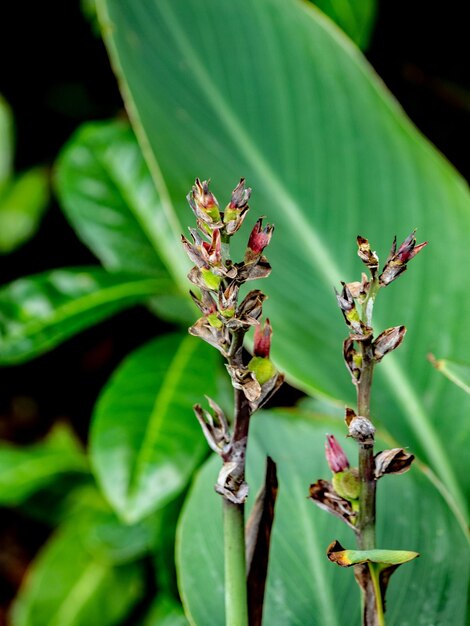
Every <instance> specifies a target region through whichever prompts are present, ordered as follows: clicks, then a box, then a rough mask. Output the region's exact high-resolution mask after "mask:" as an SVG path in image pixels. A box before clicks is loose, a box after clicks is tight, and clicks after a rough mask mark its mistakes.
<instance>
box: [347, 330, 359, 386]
mask: <svg viewBox="0 0 470 626" xmlns="http://www.w3.org/2000/svg"><path fill="white" fill-rule="evenodd" d="M343 358H344V362H345V363H346V367H347V368H348V370H349V371H350V373H351V377H352V382H353V384H354V385H356V384H357V383H358V382H359V379H360V378H361V373H362V355H361V354H360V353H359V352H357V350H356V349H355V348H354V341H353V340H352V339H351V338H350V337H347V338H346V339H345V340H344V343H343Z"/></svg>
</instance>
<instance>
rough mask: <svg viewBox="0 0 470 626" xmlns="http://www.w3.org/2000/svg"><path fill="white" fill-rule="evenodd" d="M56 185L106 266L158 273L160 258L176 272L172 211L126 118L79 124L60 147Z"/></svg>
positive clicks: (81, 232)
mask: <svg viewBox="0 0 470 626" xmlns="http://www.w3.org/2000/svg"><path fill="white" fill-rule="evenodd" d="M56 186H57V191H58V194H59V199H60V200H61V204H62V208H63V210H64V212H65V215H66V217H67V219H68V220H69V221H70V223H71V224H72V226H73V227H74V229H75V230H76V232H77V234H78V235H79V237H80V238H81V239H82V240H83V242H84V243H86V245H87V246H89V247H90V249H91V250H92V251H93V253H94V254H95V255H96V256H97V257H98V258H99V259H100V261H101V262H102V263H103V265H104V266H105V267H106V268H107V269H109V270H113V271H115V270H118V271H119V270H124V271H135V272H137V273H142V274H157V275H158V274H159V273H161V271H162V268H163V266H162V259H164V260H165V261H166V266H167V268H168V269H169V271H170V273H171V274H174V273H178V271H179V270H180V268H181V267H182V262H181V258H180V256H181V255H180V252H181V250H180V247H179V243H178V242H176V241H175V240H174V238H173V236H172V234H171V231H169V223H168V222H169V219H170V220H174V216H173V215H171V214H170V216H169V218H168V216H167V213H166V211H165V206H164V202H163V201H162V200H161V198H160V195H159V194H158V193H157V191H156V188H155V184H154V182H153V180H152V177H151V176H150V172H149V170H148V167H147V164H146V162H145V160H144V158H143V156H142V152H141V150H140V148H139V145H138V143H137V141H136V139H135V136H134V133H133V131H132V130H131V128H130V126H129V125H128V124H127V123H125V122H122V121H114V122H94V123H90V124H85V125H84V126H82V127H81V128H80V129H79V130H78V131H77V132H76V133H75V135H74V136H73V137H72V139H71V140H70V141H69V142H68V144H67V145H66V146H65V148H64V149H63V151H62V154H61V156H60V158H59V161H58V163H57V168H56ZM175 254H176V255H177V263H176V266H175V268H173V264H174V263H173V260H174V258H175Z"/></svg>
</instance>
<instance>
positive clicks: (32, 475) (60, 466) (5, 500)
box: [0, 425, 88, 506]
mask: <svg viewBox="0 0 470 626" xmlns="http://www.w3.org/2000/svg"><path fill="white" fill-rule="evenodd" d="M87 471H88V467H87V462H86V458H85V455H84V453H83V451H82V450H81V449H80V446H79V444H78V441H77V440H76V439H75V437H74V435H73V434H72V433H71V432H70V430H69V429H68V428H67V427H65V426H63V425H58V426H56V427H55V428H54V430H53V431H51V433H50V434H49V435H48V436H47V438H46V439H45V440H44V441H41V442H39V443H36V444H34V445H31V446H14V445H12V444H8V443H6V442H0V505H2V506H15V505H18V504H20V503H22V502H23V501H24V500H26V499H27V498H28V497H29V496H31V495H32V494H34V493H35V492H36V491H38V490H40V489H42V488H43V487H45V486H46V485H49V484H50V483H52V482H54V481H56V480H58V479H59V478H61V477H63V476H64V475H67V474H77V473H78V474H86V473H87Z"/></svg>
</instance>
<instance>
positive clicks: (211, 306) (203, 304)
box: [189, 290, 217, 315]
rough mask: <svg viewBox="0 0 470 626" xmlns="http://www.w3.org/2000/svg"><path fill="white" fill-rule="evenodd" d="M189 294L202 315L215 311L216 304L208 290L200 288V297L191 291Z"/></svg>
mask: <svg viewBox="0 0 470 626" xmlns="http://www.w3.org/2000/svg"><path fill="white" fill-rule="evenodd" d="M189 295H190V296H191V298H192V299H193V302H194V304H195V305H196V306H197V308H198V309H199V310H200V311H201V313H202V314H203V315H211V314H212V313H216V312H217V306H216V304H215V302H214V300H213V298H212V296H211V295H210V293H209V292H208V291H205V290H202V291H201V297H200V298H198V297H197V296H196V294H195V293H194V292H193V291H190V292H189Z"/></svg>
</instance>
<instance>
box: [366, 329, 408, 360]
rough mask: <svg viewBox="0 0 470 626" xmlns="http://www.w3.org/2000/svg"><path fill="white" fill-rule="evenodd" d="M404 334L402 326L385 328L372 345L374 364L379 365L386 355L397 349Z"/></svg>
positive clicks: (404, 330)
mask: <svg viewBox="0 0 470 626" xmlns="http://www.w3.org/2000/svg"><path fill="white" fill-rule="evenodd" d="M405 333H406V328H405V327H404V326H394V327H393V328H387V330H384V332H383V333H380V335H379V336H378V337H377V339H376V340H375V341H374V342H373V344H372V351H373V355H374V360H375V362H376V363H379V362H380V361H381V360H382V359H383V358H384V356H385V355H386V354H388V353H389V352H392V350H395V349H396V348H398V346H399V345H400V344H401V342H402V341H403V338H404V336H405Z"/></svg>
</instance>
